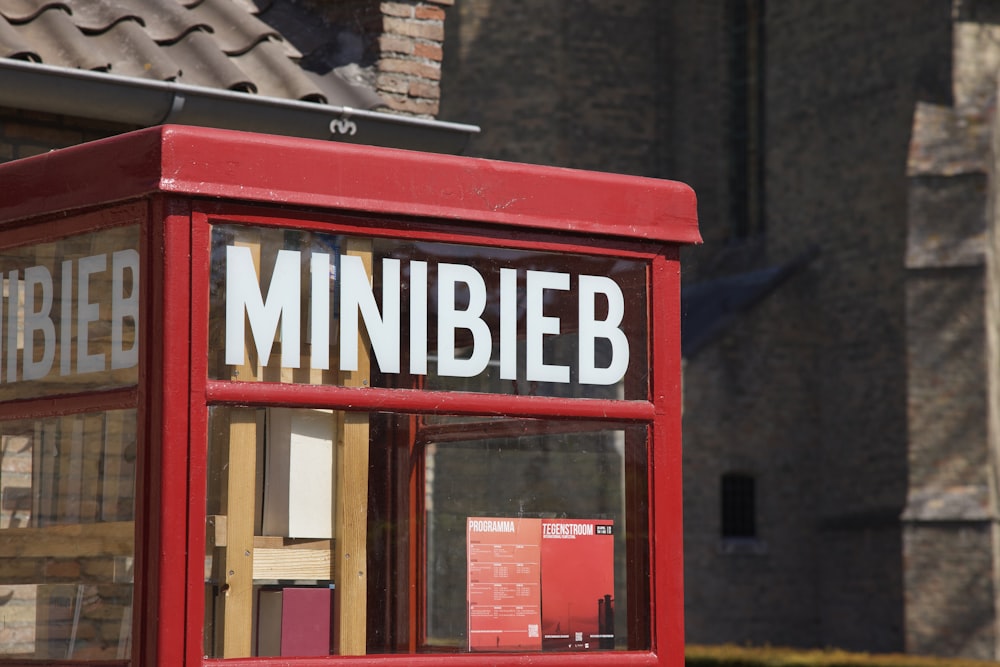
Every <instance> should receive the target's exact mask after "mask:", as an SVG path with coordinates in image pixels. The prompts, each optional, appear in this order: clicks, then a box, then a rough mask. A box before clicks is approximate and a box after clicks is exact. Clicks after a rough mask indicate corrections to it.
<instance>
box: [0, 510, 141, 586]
mask: <svg viewBox="0 0 1000 667" xmlns="http://www.w3.org/2000/svg"><path fill="white" fill-rule="evenodd" d="M134 554H135V522H133V521H108V522H103V523H75V524H67V525H62V526H45V527H44V528H6V529H3V530H0V558H97V557H109V558H110V557H114V556H132V555H134ZM0 579H2V574H0Z"/></svg>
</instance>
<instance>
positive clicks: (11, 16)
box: [0, 0, 69, 23]
mask: <svg viewBox="0 0 1000 667" xmlns="http://www.w3.org/2000/svg"><path fill="white" fill-rule="evenodd" d="M52 7H62V8H63V9H65V10H66V11H69V7H68V6H67V5H66V3H65V2H56V1H52V0H49V1H46V0H0V16H3V17H4V18H5V19H7V20H8V21H9V22H11V23H26V22H27V21H31V20H33V19H35V18H37V17H38V15H39V14H41V13H42V12H44V11H45V10H47V9H50V8H52Z"/></svg>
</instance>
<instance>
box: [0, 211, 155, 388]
mask: <svg viewBox="0 0 1000 667" xmlns="http://www.w3.org/2000/svg"><path fill="white" fill-rule="evenodd" d="M138 247H139V228H138V227H137V226H132V227H117V228H114V229H105V230H101V231H98V232H92V233H88V234H79V235H77V236H69V237H66V238H62V239H59V240H57V241H53V242H49V243H40V244H36V245H30V246H21V247H16V248H7V249H4V250H2V251H0V283H2V301H0V330H2V333H3V336H2V339H3V344H2V345H0V400H11V399H24V398H30V397H34V396H48V395H52V394H57V393H67V392H81V391H92V390H95V389H110V388H113V387H121V386H124V385H130V384H135V382H136V380H137V378H138V374H137V372H138V365H139V345H138V335H139V332H138V328H139V279H140V278H139V273H140V267H139V251H138Z"/></svg>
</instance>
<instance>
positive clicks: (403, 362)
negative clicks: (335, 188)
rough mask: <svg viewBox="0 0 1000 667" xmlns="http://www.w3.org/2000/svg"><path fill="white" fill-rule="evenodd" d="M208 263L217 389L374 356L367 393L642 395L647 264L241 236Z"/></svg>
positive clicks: (230, 231)
mask: <svg viewBox="0 0 1000 667" xmlns="http://www.w3.org/2000/svg"><path fill="white" fill-rule="evenodd" d="M212 258H213V261H212V277H211V308H212V309H211V324H210V341H209V350H212V352H210V354H211V355H212V357H211V358H210V360H209V369H210V370H209V373H210V377H211V378H213V379H222V380H239V381H253V380H266V381H272V382H302V383H317V382H323V383H329V384H336V383H338V382H339V381H340V380H339V378H338V375H337V373H336V371H338V370H345V371H347V370H355V369H356V368H357V363H358V362H357V358H358V356H359V355H361V354H363V353H362V352H359V347H365V346H367V347H369V348H370V351H371V356H372V361H373V365H372V373H371V377H370V378H368V381H369V383H370V384H371V385H373V386H383V387H416V386H420V387H423V388H426V389H435V390H454V391H473V392H490V393H501V394H523V395H538V396H561V397H572V398H605V399H622V398H624V399H630V400H646V399H647V386H648V377H647V376H648V363H647V359H646V350H647V344H646V337H647V310H648V303H647V295H646V285H647V283H646V273H647V264H646V263H645V262H640V261H632V260H625V259H621V258H616V257H607V256H591V255H580V254H567V253H556V252H540V251H524V250H511V249H504V248H490V247H484V246H473V245H460V244H445V243H431V242H418V241H406V240H393V239H365V238H360V237H350V236H335V235H329V234H322V233H318V232H307V231H297V230H287V229H265V228H255V227H242V226H236V225H225V226H223V225H220V226H216V227H214V228H213V234H212ZM255 278H256V279H255ZM359 330H360V331H361V333H362V335H361V336H359Z"/></svg>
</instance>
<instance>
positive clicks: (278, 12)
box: [0, 0, 382, 108]
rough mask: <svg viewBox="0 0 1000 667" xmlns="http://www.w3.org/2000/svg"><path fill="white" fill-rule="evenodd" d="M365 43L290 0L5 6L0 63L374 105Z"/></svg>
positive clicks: (52, 1) (19, 1)
mask: <svg viewBox="0 0 1000 667" xmlns="http://www.w3.org/2000/svg"><path fill="white" fill-rule="evenodd" d="M352 37H353V39H352ZM360 43H361V42H360V38H359V37H356V36H353V35H351V34H349V33H347V32H346V31H344V30H337V29H336V28H334V27H331V26H327V25H324V24H323V22H322V20H320V19H319V18H318V17H317V16H316V15H314V14H311V13H310V12H309V11H308V10H305V9H304V8H302V7H301V6H298V5H296V4H294V2H293V0H63V1H57V0H0V58H18V59H21V60H30V61H34V62H40V63H42V64H44V65H51V66H55V67H67V68H75V69H86V70H93V71H99V72H109V73H111V74H116V75H120V76H128V77H142V78H150V79H156V80H161V81H176V82H178V83H184V84H189V85H195V86H208V87H212V88H224V89H228V90H236V91H242V92H247V93H251V94H254V93H256V94H259V95H266V96H270V97H280V98H286V99H295V100H305V101H314V102H320V103H324V102H325V103H329V104H334V105H338V106H353V107H358V108H375V107H377V106H381V105H382V100H381V99H380V98H379V97H378V95H377V94H376V93H375V92H374V90H372V89H371V87H365V86H359V85H357V84H358V83H359V79H358V78H357V77H352V78H351V80H350V81H348V79H347V78H346V77H344V76H341V74H340V72H339V71H337V70H336V69H335V68H338V67H342V66H345V65H350V66H352V68H353V70H355V71H356V70H357V69H358V67H357V65H358V63H359V61H360V59H361V58H362V56H363V49H360V48H359V47H358V45H359V44H360ZM308 70H311V71H308ZM352 83H353V84H354V85H351V84H352Z"/></svg>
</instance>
